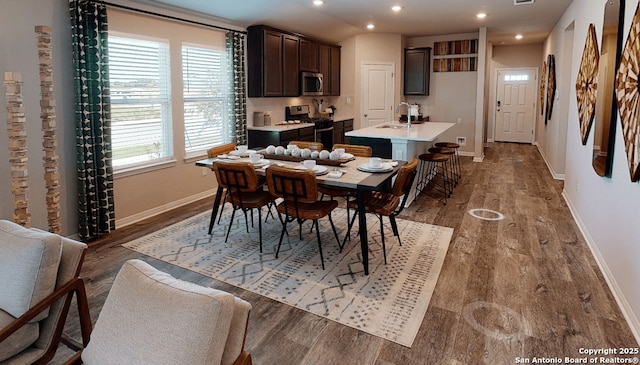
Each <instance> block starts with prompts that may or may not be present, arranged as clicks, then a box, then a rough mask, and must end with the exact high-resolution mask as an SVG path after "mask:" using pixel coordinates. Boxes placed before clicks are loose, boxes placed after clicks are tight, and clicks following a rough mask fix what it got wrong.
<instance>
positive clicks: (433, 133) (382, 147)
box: [345, 122, 455, 206]
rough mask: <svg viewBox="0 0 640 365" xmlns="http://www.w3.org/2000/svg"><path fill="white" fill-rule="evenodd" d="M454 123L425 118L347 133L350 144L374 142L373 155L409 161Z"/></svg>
mask: <svg viewBox="0 0 640 365" xmlns="http://www.w3.org/2000/svg"><path fill="white" fill-rule="evenodd" d="M454 125H455V123H445V122H426V123H419V124H411V125H410V126H407V124H406V123H399V122H393V123H384V124H379V125H375V126H373V127H367V128H362V129H356V130H354V131H351V132H347V133H345V136H347V137H349V141H350V142H349V143H351V144H362V145H367V146H371V148H372V149H373V155H374V156H379V157H383V158H391V159H394V160H402V161H409V160H410V159H412V158H413V157H418V156H420V155H421V154H422V153H425V152H427V150H428V149H429V147H432V145H433V142H434V141H435V140H436V139H437V138H438V136H440V135H441V134H442V133H444V132H445V131H446V130H448V129H449V128H451V127H453V126H454ZM418 178H419V177H417V176H416V180H415V181H414V182H413V186H412V187H411V190H412V191H414V192H415V191H416V184H417V182H418ZM416 195H417V193H415V194H409V197H408V199H407V201H406V206H409V205H410V204H411V202H412V201H413V200H414V199H415V197H416Z"/></svg>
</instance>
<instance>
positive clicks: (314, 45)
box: [300, 38, 320, 72]
mask: <svg viewBox="0 0 640 365" xmlns="http://www.w3.org/2000/svg"><path fill="white" fill-rule="evenodd" d="M300 71H306V72H320V69H319V67H318V42H316V41H313V40H311V39H307V38H302V39H300Z"/></svg>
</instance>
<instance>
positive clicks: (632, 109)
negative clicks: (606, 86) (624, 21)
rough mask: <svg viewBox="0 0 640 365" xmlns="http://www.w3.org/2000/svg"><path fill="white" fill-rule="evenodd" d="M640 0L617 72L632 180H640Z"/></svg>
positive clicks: (620, 107)
mask: <svg viewBox="0 0 640 365" xmlns="http://www.w3.org/2000/svg"><path fill="white" fill-rule="evenodd" d="M639 10H640V4H638V7H637V8H636V13H635V15H634V16H633V21H632V22H631V29H630V30H629V35H628V37H627V42H626V43H625V46H624V50H623V51H622V59H621V60H620V65H619V66H618V74H617V76H616V98H617V100H618V109H619V110H620V119H621V123H622V136H623V137H624V145H625V150H626V155H627V161H628V163H629V173H630V175H631V181H633V182H635V181H638V180H640V120H638V118H640V115H639V114H638V111H639V110H638V109H639V108H640V92H639V91H638V86H640V84H639V83H638V81H639V80H638V73H639V71H640V60H639V58H640V14H639V13H638V11H639Z"/></svg>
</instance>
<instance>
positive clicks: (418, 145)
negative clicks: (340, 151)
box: [345, 122, 455, 161]
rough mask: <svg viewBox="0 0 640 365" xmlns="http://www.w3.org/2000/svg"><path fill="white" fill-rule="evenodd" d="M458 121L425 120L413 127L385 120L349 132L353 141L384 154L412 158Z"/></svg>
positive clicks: (386, 156) (391, 156) (403, 158)
mask: <svg viewBox="0 0 640 365" xmlns="http://www.w3.org/2000/svg"><path fill="white" fill-rule="evenodd" d="M454 125H455V123H445V122H425V123H420V124H417V123H414V124H411V125H410V126H409V127H408V126H407V124H406V123H399V122H393V123H383V124H379V125H375V126H373V127H367V128H362V129H356V130H353V131H350V132H347V133H345V136H347V137H349V141H350V143H351V144H365V145H369V146H371V147H372V148H373V149H374V151H379V153H375V152H374V154H376V155H380V157H384V158H392V159H394V160H404V161H409V160H410V159H411V158H413V157H418V156H419V155H420V154H422V153H424V152H426V150H427V149H428V148H429V147H431V145H432V143H433V141H435V140H436V139H437V138H438V136H439V135H441V134H442V133H444V132H445V131H446V130H448V129H449V128H451V127H453V126H454Z"/></svg>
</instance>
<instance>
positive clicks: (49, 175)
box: [35, 26, 62, 234]
mask: <svg viewBox="0 0 640 365" xmlns="http://www.w3.org/2000/svg"><path fill="white" fill-rule="evenodd" d="M35 32H36V34H37V39H38V58H39V68H40V118H41V119H42V131H43V132H44V137H43V140H42V147H43V149H44V157H43V164H44V181H45V187H46V189H47V194H46V200H47V221H48V225H49V231H50V232H52V233H57V234H62V220H61V217H60V180H59V179H60V173H59V171H58V155H57V154H56V147H57V142H56V105H55V100H54V97H53V71H52V67H51V61H52V56H51V52H52V49H51V28H50V27H47V26H36V27H35Z"/></svg>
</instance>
